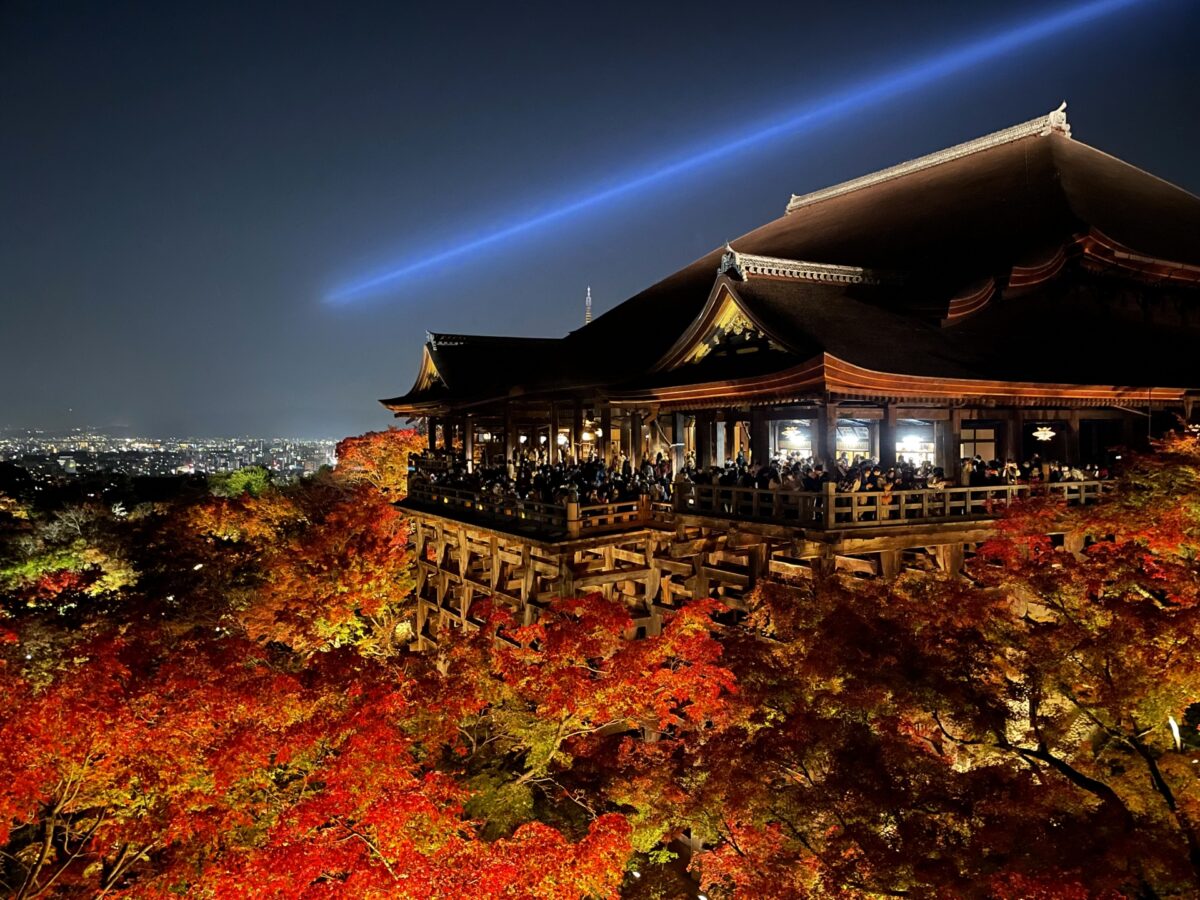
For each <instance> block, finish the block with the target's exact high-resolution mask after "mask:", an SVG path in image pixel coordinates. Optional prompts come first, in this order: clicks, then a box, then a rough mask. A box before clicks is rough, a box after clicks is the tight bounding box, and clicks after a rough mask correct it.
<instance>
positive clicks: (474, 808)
mask: <svg viewBox="0 0 1200 900" xmlns="http://www.w3.org/2000/svg"><path fill="white" fill-rule="evenodd" d="M467 783H468V784H469V785H470V788H471V791H472V796H471V799H470V800H468V801H467V804H466V807H465V810H466V813H467V815H469V816H470V817H471V818H473V819H478V820H479V821H480V822H482V823H483V827H482V830H481V832H480V836H481V837H482V838H483V839H484V840H489V841H494V840H496V839H498V838H502V837H507V836H508V835H510V834H512V833H513V832H514V831H516V830H517V828H518V827H520V826H521V825H524V824H525V823H526V822H531V821H533V818H534V815H533V789H532V788H531V787H530V786H529V785H528V784H520V783H518V782H515V781H514V780H513V779H512V776H511V774H510V773H508V772H504V771H496V770H493V771H489V772H484V773H482V774H480V775H476V776H475V777H474V778H472V779H470V780H469V781H468V782H467Z"/></svg>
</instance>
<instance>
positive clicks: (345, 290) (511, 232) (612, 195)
mask: <svg viewBox="0 0 1200 900" xmlns="http://www.w3.org/2000/svg"><path fill="white" fill-rule="evenodd" d="M1143 2H1145V0H1091V2H1087V3H1082V4H1079V5H1077V6H1072V7H1069V8H1067V9H1064V10H1061V11H1059V12H1056V13H1054V14H1052V15H1049V16H1044V17H1042V18H1039V19H1036V20H1034V21H1032V22H1026V23H1024V24H1022V25H1018V26H1015V27H1012V28H1009V29H1007V30H1005V31H1002V32H1000V33H999V34H995V35H992V36H990V37H984V38H977V39H975V40H973V41H970V42H968V43H967V44H965V45H963V46H960V47H956V48H954V49H952V50H947V51H944V52H942V53H938V54H937V55H935V56H934V57H932V58H931V59H926V60H924V61H922V62H919V63H913V64H909V65H907V66H903V67H900V68H897V69H894V70H892V71H891V72H888V73H886V74H885V75H883V76H881V77H879V78H876V79H873V80H871V81H869V82H859V83H856V84H852V85H850V86H849V87H846V88H844V89H842V90H840V91H837V92H835V93H833V94H831V95H829V96H827V97H824V98H822V99H820V100H817V101H814V102H810V103H808V104H806V105H805V106H802V107H800V108H797V109H792V110H789V111H788V112H787V113H786V114H784V115H783V116H782V117H781V118H779V119H778V120H776V121H774V122H771V123H768V124H763V125H759V126H758V127H756V128H755V129H753V130H751V131H748V132H746V133H745V134H742V135H740V136H738V137H735V138H732V139H730V140H726V141H724V142H722V143H719V144H716V145H715V146H711V147H709V148H707V149H701V150H694V151H692V152H690V153H686V154H682V155H680V156H678V157H677V158H675V159H674V160H671V161H669V162H665V163H661V164H659V165H657V166H655V167H652V168H650V169H648V170H646V171H643V172H640V173H637V174H634V175H632V176H631V177H629V178H628V179H627V180H625V181H621V182H619V183H617V184H615V185H612V186H611V187H608V188H605V189H603V190H599V191H595V192H594V193H591V194H588V195H586V196H584V197H581V198H579V199H577V200H571V201H569V202H566V203H564V204H563V205H561V206H557V207H555V208H553V209H549V210H547V211H546V212H543V213H539V214H537V215H534V216H531V217H529V218H525V219H521V220H518V221H516V222H512V223H510V224H507V225H502V226H499V227H497V228H496V229H495V230H493V231H489V232H487V233H486V234H483V235H481V236H479V237H476V238H473V239H471V240H467V241H463V242H461V243H454V244H449V245H447V246H444V247H443V248H442V249H435V250H432V251H430V252H428V253H425V254H422V255H421V256H418V257H414V258H410V259H407V260H404V261H402V262H400V263H398V264H397V265H395V266H394V267H392V268H389V269H388V270H387V271H384V272H382V273H378V274H375V275H371V276H369V277H367V278H365V279H363V280H361V281H357V282H354V283H352V284H349V285H345V286H343V287H340V288H338V289H336V290H335V291H333V292H332V293H331V294H329V295H328V296H327V297H326V302H328V303H333V304H343V303H347V302H349V301H351V300H354V299H357V298H360V297H362V296H364V295H367V294H370V293H375V292H377V291H379V290H381V289H383V288H386V287H388V286H389V285H392V284H394V283H395V282H397V281H399V280H401V279H403V278H406V277H408V276H410V275H413V274H415V273H417V272H420V271H421V270H423V269H429V268H432V267H434V266H437V265H440V264H442V263H445V262H447V261H449V260H452V259H456V258H457V257H460V256H466V255H467V254H469V253H473V252H475V251H477V250H481V249H483V248H485V247H490V246H492V245H494V244H499V243H501V242H502V241H507V240H510V239H512V238H515V237H517V236H519V235H522V234H525V233H526V232H530V231H534V230H535V229H538V228H541V227H543V226H545V225H549V224H551V223H552V222H557V221H559V220H561V219H566V218H568V217H570V216H573V215H575V214H576V213H580V212H583V211H584V210H586V209H589V208H591V207H593V206H597V205H599V204H602V203H606V202H608V201H610V200H614V199H616V198H618V197H621V196H624V195H626V194H630V193H633V192H634V191H638V190H640V189H642V188H645V187H649V186H650V185H654V184H657V183H659V182H662V181H667V180H669V179H671V178H674V177H676V176H678V175H682V174H683V173H685V172H688V171H690V170H692V169H697V168H700V167H703V166H707V165H710V164H712V163H715V162H718V161H720V160H723V159H726V158H728V157H731V156H734V155H736V154H738V153H740V152H742V151H743V150H746V149H748V148H750V147H752V146H754V145H757V144H761V143H763V142H765V141H769V140H771V139H772V138H777V137H780V136H782V135H785V134H790V133H793V132H796V131H799V130H801V129H804V128H813V127H815V126H817V125H820V124H824V123H825V122H827V121H828V120H830V119H834V118H836V117H838V116H840V115H844V114H846V113H848V112H850V111H851V110H855V109H859V108H862V107H865V106H870V105H872V104H877V103H880V102H882V101H884V100H887V99H890V98H893V97H896V96H898V95H900V94H904V93H906V92H909V91H914V90H916V89H918V88H920V87H923V86H925V85H927V84H929V83H930V82H933V81H935V80H937V79H938V78H944V77H946V76H947V75H952V74H954V73H956V72H961V71H963V70H964V69H969V68H971V67H973V66H977V65H980V64H981V63H984V62H987V61H989V60H992V59H995V58H997V57H1000V56H1003V55H1004V54H1006V53H1009V52H1011V51H1014V50H1017V49H1019V48H1022V47H1025V46H1027V45H1029V44H1033V43H1036V42H1038V41H1044V40H1046V39H1047V38H1051V37H1053V36H1055V35H1057V34H1060V33H1062V32H1064V31H1069V30H1071V29H1073V28H1077V27H1079V26H1081V25H1084V24H1087V23H1089V22H1092V21H1094V20H1096V19H1101V18H1104V17H1106V16H1109V15H1112V14H1113V13H1116V12H1119V11H1121V10H1123V9H1126V8H1128V7H1131V6H1136V5H1138V4H1140V3H1143Z"/></svg>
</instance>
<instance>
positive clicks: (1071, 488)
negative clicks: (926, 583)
mask: <svg viewBox="0 0 1200 900" xmlns="http://www.w3.org/2000/svg"><path fill="white" fill-rule="evenodd" d="M1112 487H1113V484H1112V482H1109V481H1064V482H1058V483H1055V484H1043V485H1036V486H1033V485H1028V484H1016V485H1000V486H995V487H945V488H940V489H923V490H912V491H856V492H839V491H837V490H836V489H835V486H834V485H832V484H828V485H825V489H824V490H822V491H819V492H818V491H789V490H759V489H756V488H741V487H721V486H719V485H705V484H676V485H675V500H674V502H673V503H662V502H657V503H652V502H651V501H650V499H649V498H648V497H641V498H639V499H637V500H625V501H621V502H619V503H600V504H586V505H583V504H580V503H578V502H575V501H570V500H568V501H565V502H563V503H542V502H540V501H537V500H521V499H517V498H514V497H511V496H504V495H496V494H492V493H490V492H488V491H472V490H464V489H461V488H454V487H448V486H445V485H439V484H436V483H431V482H428V481H425V480H423V479H414V480H413V481H412V482H410V484H409V495H408V500H407V502H408V503H409V504H411V505H413V506H415V507H418V508H421V509H426V510H428V511H430V512H442V513H444V514H445V515H447V516H449V517H451V518H459V517H462V516H463V515H464V514H465V515H468V516H470V517H472V518H476V519H479V520H481V521H483V522H486V523H489V524H494V525H496V526H498V527H500V528H501V529H503V530H511V531H528V532H535V533H539V534H553V535H562V536H564V537H567V538H578V537H585V536H588V535H595V534H605V533H609V532H614V531H628V530H632V529H635V528H645V527H649V526H652V525H653V526H659V527H673V525H674V522H675V516H676V515H681V514H682V515H695V516H706V517H712V518H718V519H746V520H756V521H761V522H778V523H782V524H790V525H794V526H795V527H798V528H808V529H812V530H822V531H831V530H839V529H843V528H869V527H887V526H899V525H907V524H917V523H939V522H954V521H967V520H972V519H990V518H994V517H995V516H997V515H999V514H1000V512H1001V511H1002V510H1004V508H1005V507H1007V506H1009V505H1010V504H1011V503H1013V502H1014V501H1016V500H1023V499H1027V498H1029V497H1032V496H1049V497H1057V498H1060V499H1062V500H1065V501H1066V502H1067V503H1071V504H1080V503H1094V502H1096V500H1098V499H1099V498H1100V497H1101V496H1102V495H1103V494H1104V493H1106V492H1107V491H1109V490H1111V489H1112Z"/></svg>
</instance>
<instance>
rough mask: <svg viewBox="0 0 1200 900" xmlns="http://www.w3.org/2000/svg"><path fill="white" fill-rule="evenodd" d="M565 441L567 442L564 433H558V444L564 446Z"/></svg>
mask: <svg viewBox="0 0 1200 900" xmlns="http://www.w3.org/2000/svg"><path fill="white" fill-rule="evenodd" d="M566 443H567V436H566V435H565V434H559V436H558V446H560V447H564V446H566Z"/></svg>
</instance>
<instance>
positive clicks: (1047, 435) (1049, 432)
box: [1033, 425, 1058, 441]
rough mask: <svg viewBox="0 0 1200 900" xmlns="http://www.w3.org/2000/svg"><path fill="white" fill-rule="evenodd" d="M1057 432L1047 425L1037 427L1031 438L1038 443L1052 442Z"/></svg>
mask: <svg viewBox="0 0 1200 900" xmlns="http://www.w3.org/2000/svg"><path fill="white" fill-rule="evenodd" d="M1057 434H1058V432H1057V431H1055V430H1054V429H1053V428H1051V427H1050V426H1049V425H1039V426H1038V427H1037V428H1035V429H1034V430H1033V436H1034V437H1035V438H1037V439H1038V440H1039V441H1052V440H1054V437H1055V435H1057Z"/></svg>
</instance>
